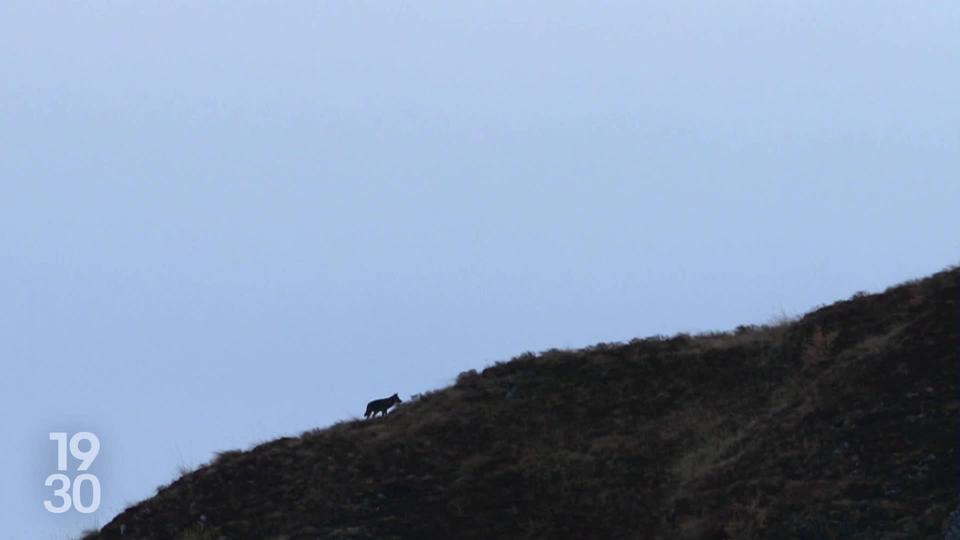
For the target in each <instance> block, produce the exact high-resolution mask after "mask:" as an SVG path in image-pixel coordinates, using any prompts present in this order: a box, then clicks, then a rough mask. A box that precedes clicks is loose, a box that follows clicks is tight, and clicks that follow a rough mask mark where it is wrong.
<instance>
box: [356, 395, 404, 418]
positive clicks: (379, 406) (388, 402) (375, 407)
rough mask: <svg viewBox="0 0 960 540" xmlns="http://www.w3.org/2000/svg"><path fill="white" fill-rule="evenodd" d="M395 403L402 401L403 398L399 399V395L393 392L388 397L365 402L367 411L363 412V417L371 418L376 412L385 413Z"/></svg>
mask: <svg viewBox="0 0 960 540" xmlns="http://www.w3.org/2000/svg"><path fill="white" fill-rule="evenodd" d="M397 403H403V400H401V399H400V396H398V395H396V394H394V395H392V396H390V397H388V398H383V399H375V400H373V401H371V402H370V403H367V412H365V413H363V417H364V418H373V417H375V416H377V413H378V412H379V413H380V416H383V415H385V414H387V409H389V408H390V407H393V406H394V405H396V404H397Z"/></svg>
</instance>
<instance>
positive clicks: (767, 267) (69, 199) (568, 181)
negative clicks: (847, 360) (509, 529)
mask: <svg viewBox="0 0 960 540" xmlns="http://www.w3.org/2000/svg"><path fill="white" fill-rule="evenodd" d="M958 65H960V4H957V3H956V2H947V1H922V2H917V1H902V2H889V1H876V0H871V1H845V2H836V1H803V2H799V1H797V2H793V1H791V2H784V1H777V2H753V1H743V0H740V1H730V2H704V1H697V2H691V1H677V0H669V1H666V0H664V1H660V2H598V1H596V0H591V1H589V2H588V1H583V2H566V1H551V2H537V3H534V2H514V1H511V2H491V1H483V2H468V1H458V2H434V1H430V2H406V1H404V2H383V1H370V2H307V1H303V2H286V3H281V2H203V3H201V2H194V1H189V2H187V1H182V2H167V1H163V2H161V1H151V2H147V1H138V2H115V1H112V2H108V1H100V2H44V1H38V0H29V1H22V0H5V1H3V2H0V248H2V250H0V257H2V260H0V263H2V264H0V295H2V298H3V300H4V309H3V310H2V311H0V317H2V319H0V359H2V362H3V364H2V365H3V366H4V368H5V369H4V372H3V375H2V378H0V411H2V412H0V417H2V418H3V422H2V426H0V428H2V431H0V456H2V457H3V458H4V463H5V468H4V470H5V479H4V481H3V482H2V488H0V537H3V538H31V539H33V538H37V539H41V540H47V539H51V540H62V539H64V538H68V537H71V536H75V535H76V534H77V533H78V532H79V531H80V530H81V529H83V528H86V527H90V526H92V525H93V524H94V523H95V522H99V523H101V524H102V523H105V522H107V521H108V520H109V519H110V518H111V517H112V516H113V515H114V514H115V513H116V512H117V511H119V510H120V509H122V508H123V507H124V506H125V505H126V504H129V503H132V502H135V501H137V500H139V499H142V498H144V497H147V496H149V495H151V494H152V493H153V490H154V488H155V487H156V486H157V485H159V484H163V483H166V482H169V481H170V480H172V479H173V478H174V477H175V476H176V470H177V468H178V466H187V467H192V466H195V465H197V464H199V463H202V462H205V461H207V460H209V459H210V458H211V457H212V455H213V452H214V451H218V450H225V449H232V448H247V447H248V446H250V445H251V444H253V443H255V442H257V441H262V440H267V439H272V438H275V437H277V436H281V435H289V434H296V433H299V432H301V431H303V430H307V429H311V428H314V427H316V426H323V425H328V424H330V423H331V422H334V421H336V420H341V419H345V418H350V417H351V416H355V415H359V414H360V413H362V412H363V406H364V404H365V403H366V401H367V400H369V399H371V398H374V397H381V396H386V395H389V394H392V393H393V392H399V393H400V395H401V396H402V397H404V398H407V397H409V395H410V394H411V393H417V392H421V391H424V390H429V389H433V388H438V387H441V386H444V385H446V384H448V383H449V382H451V381H452V380H453V379H454V378H455V376H456V374H457V373H458V372H460V371H463V370H466V369H470V368H480V367H483V366H484V365H486V364H489V363H491V362H493V361H496V360H502V359H507V358H509V357H511V356H513V355H516V354H519V353H521V352H524V351H526V350H534V351H537V350H542V349H546V348H550V347H579V346H584V345H589V344H593V343H596V342H600V341H619V340H629V339H630V338H633V337H637V336H647V335H651V334H657V333H664V334H669V333H674V332H678V331H691V332H692V331H703V330H712V329H728V328H732V327H734V326H736V325H738V324H741V323H750V322H760V323H762V322H765V321H767V320H769V319H770V318H771V317H772V316H774V315H776V314H778V313H780V312H781V311H785V312H787V313H791V314H796V313H801V312H803V311H806V310H807V309H809V308H811V307H813V306H815V305H817V304H820V303H826V302H831V301H833V300H836V299H840V298H845V297H847V296H849V295H850V294H852V293H854V292H856V291H858V290H860V289H867V290H881V289H882V288H884V287H885V286H888V285H891V284H893V283H896V282H898V281H901V280H904V279H908V278H912V277H918V276H922V275H925V274H928V273H931V272H934V271H937V270H940V269H941V268H943V267H945V266H947V265H949V264H953V263H957V262H960V238H958V236H957V231H958V230H960V212H958V208H960V69H958ZM78 430H90V431H93V432H95V433H97V434H98V435H99V436H100V438H101V440H102V444H103V450H102V453H101V456H100V458H99V459H98V460H97V462H96V464H95V465H94V469H93V470H94V471H95V472H96V473H97V474H98V475H99V476H100V479H101V481H102V483H103V493H104V502H103V506H102V509H101V511H100V512H99V513H98V514H96V515H93V516H78V515H77V514H68V515H65V516H53V515H49V514H46V513H45V511H44V510H43V508H42V500H43V499H44V498H47V497H49V490H47V489H46V488H44V486H43V481H44V479H45V478H46V476H47V475H48V474H50V473H51V472H54V471H53V469H54V467H55V463H56V454H55V448H54V444H53V443H51V442H49V441H47V433H48V432H50V431H71V432H73V431H78Z"/></svg>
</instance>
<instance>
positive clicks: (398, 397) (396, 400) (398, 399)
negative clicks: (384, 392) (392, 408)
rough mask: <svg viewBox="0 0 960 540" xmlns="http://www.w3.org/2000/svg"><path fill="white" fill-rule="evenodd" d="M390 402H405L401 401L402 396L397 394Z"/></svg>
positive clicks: (391, 397)
mask: <svg viewBox="0 0 960 540" xmlns="http://www.w3.org/2000/svg"><path fill="white" fill-rule="evenodd" d="M390 401H395V402H397V403H403V400H402V399H400V396H398V395H397V394H394V395H392V396H390Z"/></svg>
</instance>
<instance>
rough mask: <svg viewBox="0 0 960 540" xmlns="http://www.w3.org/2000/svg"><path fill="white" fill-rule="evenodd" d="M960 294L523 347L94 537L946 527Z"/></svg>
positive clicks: (203, 479) (224, 463)
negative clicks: (699, 330)
mask: <svg viewBox="0 0 960 540" xmlns="http://www.w3.org/2000/svg"><path fill="white" fill-rule="evenodd" d="M958 298H960V269H956V268H954V269H950V270H947V271H944V272H941V273H939V274H936V275H934V276H932V277H929V278H926V279H923V280H919V281H914V282H910V283H906V284H903V285H899V286H896V287H893V288H890V289H888V290H887V291H885V292H883V293H881V294H870V295H867V294H862V293H860V294H857V295H855V296H854V297H853V298H851V299H849V300H846V301H841V302H837V303H835V304H833V305H831V306H827V307H823V308H821V309H817V310H816V311H813V312H811V313H809V314H807V315H805V316H803V317H802V318H799V319H796V320H792V321H779V322H778V323H776V324H771V325H765V326H744V327H739V328H737V329H736V331H733V332H730V333H714V334H704V335H698V336H689V335H685V334H681V335H678V336H675V337H670V338H665V337H654V338H648V339H638V340H634V341H631V342H630V343H626V344H601V345H597V346H594V347H590V348H587V349H583V350H576V351H560V350H552V351H546V352H543V353H541V354H525V355H522V356H519V357H517V358H514V359H513V360H511V361H509V362H505V363H498V364H496V365H494V366H491V367H488V368H487V369H484V370H483V371H482V373H476V372H473V371H471V372H466V373H463V374H461V375H460V376H459V378H458V379H457V383H456V384H455V385H454V386H452V387H449V388H446V389H443V390H439V391H435V392H430V393H427V394H425V395H423V396H420V397H419V398H418V399H413V400H409V401H408V402H405V403H404V404H402V405H401V406H400V407H398V408H397V409H396V410H394V411H393V412H392V413H391V414H389V415H387V416H386V417H384V418H377V419H375V420H370V421H360V420H356V421H347V422H342V423H339V424H337V425H334V426H332V427H329V428H326V429H318V430H314V431H310V432H307V433H304V434H303V435H302V436H300V437H295V438H282V439H278V440H275V441H272V442H268V443H265V444H262V445H260V446H257V447H255V448H253V449H251V450H249V451H244V452H241V451H234V452H226V453H223V454H221V455H219V456H218V457H217V459H215V460H214V461H213V462H212V463H210V464H209V465H205V466H202V467H200V468H199V469H197V470H196V471H193V472H190V473H188V474H185V475H184V476H183V477H181V478H180V479H178V480H176V481H175V482H173V483H172V484H170V485H169V486H166V487H163V488H161V489H159V490H158V492H157V495H156V496H155V497H153V498H151V499H148V500H145V501H143V502H141V503H139V504H137V505H135V506H132V507H130V508H128V509H127V510H126V511H124V512H123V513H122V514H120V515H119V516H117V517H116V518H115V519H114V520H113V521H112V522H110V523H109V524H107V525H106V526H105V527H103V529H102V530H101V531H99V532H94V533H90V534H88V535H87V536H85V537H84V538H85V539H86V540H100V539H102V540H113V539H131V538H134V539H158V540H161V539H180V540H188V539H228V540H235V539H241V540H245V539H275V540H294V539H300V540H307V539H315V538H339V539H391V538H397V539H432V538H439V539H459V538H464V539H496V538H603V539H614V538H630V539H645V538H651V539H655V538H660V539H702V540H707V539H720V538H743V539H751V538H770V539H789V538H797V539H809V540H814V539H834V538H850V539H875V538H884V539H886V538H890V539H894V538H902V539H921V538H943V537H944V536H943V535H944V533H943V531H944V530H945V527H946V522H947V517H948V515H949V514H950V513H951V511H953V510H954V509H956V508H957V504H958V493H957V487H958V476H957V457H958V456H957V440H958V439H957V435H958V430H957V427H958V424H957V420H958V412H960V395H958V392H957V376H958V359H960V304H958ZM363 397H367V396H363Z"/></svg>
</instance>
